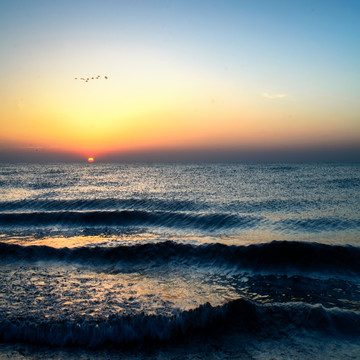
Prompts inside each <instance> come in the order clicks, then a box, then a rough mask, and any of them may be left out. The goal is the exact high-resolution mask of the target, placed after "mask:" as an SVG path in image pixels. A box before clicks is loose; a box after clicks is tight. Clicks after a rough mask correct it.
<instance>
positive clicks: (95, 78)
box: [74, 75, 108, 82]
mask: <svg viewBox="0 0 360 360" xmlns="http://www.w3.org/2000/svg"><path fill="white" fill-rule="evenodd" d="M100 77H101V75H98V76H96V77H95V76H92V77H87V78H77V77H76V78H74V80H83V81H85V82H89V81H90V80H98V79H100ZM104 78H105V80H107V79H108V76H106V75H104Z"/></svg>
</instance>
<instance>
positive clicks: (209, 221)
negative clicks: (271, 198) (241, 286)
mask: <svg viewBox="0 0 360 360" xmlns="http://www.w3.org/2000/svg"><path fill="white" fill-rule="evenodd" d="M261 220H262V219H261V218H259V217H253V216H240V215H235V214H226V213H200V214H197V213H185V212H165V211H141V210H132V211H130V210H119V211H117V210H116V211H51V212H29V213H27V212H23V213H0V226H3V227H19V226H26V227H31V226H32V227H34V226H35V227H39V226H49V225H66V226H73V227H76V226H81V227H82V226H90V227H91V226H164V227H170V228H174V227H175V228H184V227H187V228H194V229H200V230H209V231H212V230H218V229H230V228H249V227H253V226H255V225H256V224H258V223H259V222H261Z"/></svg>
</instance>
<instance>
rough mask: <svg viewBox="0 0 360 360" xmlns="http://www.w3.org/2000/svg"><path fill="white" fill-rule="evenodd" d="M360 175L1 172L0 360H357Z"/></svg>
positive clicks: (182, 168) (250, 170)
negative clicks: (9, 359)
mask: <svg viewBox="0 0 360 360" xmlns="http://www.w3.org/2000/svg"><path fill="white" fill-rule="evenodd" d="M359 235H360V164H159V165H142V164H96V163H92V164H52V165H29V164H27V165H21V164H16V165H12V164H1V165H0V358H5V359H6V358H14V359H49V358H52V359H92V358H94V359H269V360H270V359H272V360H274V359H360V278H359V275H360V236H359Z"/></svg>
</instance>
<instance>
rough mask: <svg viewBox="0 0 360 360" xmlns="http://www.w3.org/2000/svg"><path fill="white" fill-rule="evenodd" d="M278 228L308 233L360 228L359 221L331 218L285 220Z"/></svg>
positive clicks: (278, 223)
mask: <svg viewBox="0 0 360 360" xmlns="http://www.w3.org/2000/svg"><path fill="white" fill-rule="evenodd" d="M276 227H278V228H279V229H281V230H282V229H284V228H286V229H292V230H301V231H307V232H320V231H334V230H337V231H341V230H348V229H356V228H359V227H360V221H359V220H353V219H341V218H331V217H321V218H305V219H284V220H280V221H278V222H277V224H276Z"/></svg>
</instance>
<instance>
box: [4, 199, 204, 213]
mask: <svg viewBox="0 0 360 360" xmlns="http://www.w3.org/2000/svg"><path fill="white" fill-rule="evenodd" d="M0 206H1V209H2V211H24V210H26V211H29V210H37V211H67V210H70V211H72V210H121V209H122V210H125V209H126V210H135V209H137V210H166V211H195V210H196V211H199V210H206V209H208V206H207V205H206V204H205V203H196V202H194V201H188V200H162V199H136V198H130V199H73V200H70V199H69V200H59V199H36V200H35V199H26V200H16V201H2V202H0Z"/></svg>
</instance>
